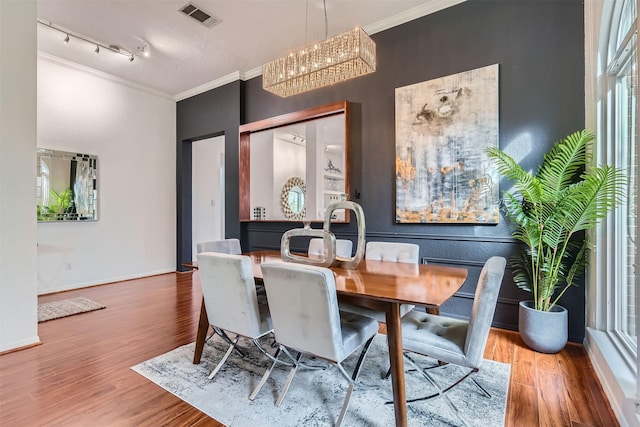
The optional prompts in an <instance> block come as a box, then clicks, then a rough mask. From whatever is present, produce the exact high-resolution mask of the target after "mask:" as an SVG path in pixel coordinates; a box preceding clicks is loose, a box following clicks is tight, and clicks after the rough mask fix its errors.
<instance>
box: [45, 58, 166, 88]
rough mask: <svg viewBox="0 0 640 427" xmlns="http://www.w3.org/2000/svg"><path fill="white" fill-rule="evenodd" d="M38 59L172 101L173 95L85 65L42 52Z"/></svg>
mask: <svg viewBox="0 0 640 427" xmlns="http://www.w3.org/2000/svg"><path fill="white" fill-rule="evenodd" d="M38 59H42V60H43V61H48V62H51V63H53V64H58V65H62V66H64V67H67V68H71V69H73V70H76V71H80V72H82V73H85V74H90V75H92V76H95V77H98V78H101V79H103V80H107V81H110V82H113V83H118V84H121V85H123V86H127V87H130V88H132V89H138V90H141V91H143V92H147V93H149V94H151V95H155V96H158V97H160V98H165V99H171V100H173V99H174V97H173V95H170V94H168V93H165V92H161V91H159V90H156V89H152V88H150V87H147V86H144V85H141V84H138V83H135V82H132V81H131V80H127V79H123V78H122V77H118V76H114V75H113V74H109V73H105V72H104V71H99V70H96V69H95V68H91V67H87V66H86V65H80V64H78V63H76V62H73V61H69V60H67V59H62V58H60V57H58V56H55V55H51V54H48V53H45V52H42V51H40V50H39V51H38Z"/></svg>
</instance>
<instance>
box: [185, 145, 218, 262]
mask: <svg viewBox="0 0 640 427" xmlns="http://www.w3.org/2000/svg"><path fill="white" fill-rule="evenodd" d="M191 164H192V170H191V177H192V178H191V179H192V182H191V188H192V196H191V197H192V198H191V203H192V206H191V212H192V213H191V215H192V216H191V227H192V228H191V240H192V244H193V248H192V249H191V253H192V258H193V260H194V261H195V260H196V254H197V252H196V244H197V243H199V242H207V241H210V240H222V239H224V238H225V233H224V136H217V137H215V138H208V139H202V140H200V141H196V142H194V143H193V146H192V163H191Z"/></svg>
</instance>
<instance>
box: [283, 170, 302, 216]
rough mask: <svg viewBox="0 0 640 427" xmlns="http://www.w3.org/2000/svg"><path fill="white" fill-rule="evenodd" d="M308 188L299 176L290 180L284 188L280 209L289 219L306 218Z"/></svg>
mask: <svg viewBox="0 0 640 427" xmlns="http://www.w3.org/2000/svg"><path fill="white" fill-rule="evenodd" d="M306 191H307V187H306V186H305V185H304V180H303V179H302V178H299V177H297V176H294V177H293V178H289V179H288V180H287V182H285V183H284V185H283V186H282V193H280V207H281V208H282V213H284V216H285V217H286V218H287V219H303V218H304V217H305V216H306V209H305V206H304V204H305V203H304V202H305V200H304V199H305V195H306Z"/></svg>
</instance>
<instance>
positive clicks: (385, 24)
mask: <svg viewBox="0 0 640 427" xmlns="http://www.w3.org/2000/svg"><path fill="white" fill-rule="evenodd" d="M465 1H467V0H431V1H428V2H426V3H425V4H422V5H420V6H416V7H414V8H412V9H409V10H406V11H404V12H402V13H398V14H396V15H393V16H390V17H389V18H386V19H383V20H382V21H378V22H376V23H373V24H371V25H366V26H363V27H362V28H363V29H364V30H365V31H366V32H367V34H369V35H371V34H375V33H379V32H381V31H384V30H388V29H389V28H393V27H397V26H398V25H402V24H404V23H406V22H409V21H413V20H414V19H418V18H422V17H423V16H427V15H430V14H432V13H435V12H438V11H441V10H443V9H446V8H449V7H452V6H455V5H457V4H460V3H463V2H465ZM261 75H262V66H259V67H256V68H252V69H251V70H248V71H245V72H240V71H237V72H234V73H231V74H228V75H226V76H224V77H221V78H219V79H217V80H213V81H210V82H208V83H205V84H202V85H200V86H197V87H194V88H193V89H189V90H187V91H184V92H182V93H179V94H177V95H176V101H181V100H183V99H185V98H189V97H191V96H195V95H198V94H200V93H203V92H206V91H208V90H211V89H215V88H217V87H220V86H224V85H226V84H227V83H231V82H233V81H236V80H243V81H246V80H250V79H252V78H254V77H258V76H261Z"/></svg>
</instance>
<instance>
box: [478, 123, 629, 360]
mask: <svg viewBox="0 0 640 427" xmlns="http://www.w3.org/2000/svg"><path fill="white" fill-rule="evenodd" d="M593 140H594V135H593V133H592V132H590V131H588V130H583V131H579V132H576V133H573V134H571V135H569V136H567V137H566V138H565V139H563V140H561V141H558V142H557V143H556V144H555V145H554V146H553V147H552V148H551V150H550V151H549V152H548V153H547V154H545V156H544V160H543V162H542V165H540V167H539V168H538V171H537V173H536V174H535V175H533V174H531V173H529V172H526V171H525V170H524V169H522V167H520V165H518V163H517V162H516V161H515V160H514V159H513V158H512V157H510V156H509V155H508V154H506V153H504V152H503V151H502V150H500V149H499V148H497V147H491V148H489V149H487V154H488V155H489V157H490V158H491V159H492V160H493V162H494V164H495V166H496V168H497V170H498V172H499V173H500V175H502V176H504V177H505V178H507V179H509V180H511V181H512V182H513V192H509V191H505V192H504V193H503V198H502V204H503V210H504V213H505V217H506V218H507V219H508V220H509V221H511V222H512V223H513V225H514V227H515V231H514V232H513V237H515V238H516V239H517V240H519V241H520V242H522V243H523V245H522V247H521V248H520V249H518V250H516V251H515V252H514V253H513V254H512V256H511V267H512V271H513V279H514V281H515V283H516V285H517V286H518V287H520V288H521V289H523V290H525V291H529V292H531V293H532V294H533V300H531V301H522V302H520V306H519V319H518V320H519V321H518V329H519V331H520V334H521V336H522V339H523V340H524V342H525V343H526V344H527V345H528V346H529V347H531V348H532V349H534V350H536V351H540V352H544V353H557V352H558V351H560V350H561V349H562V348H564V346H565V344H566V343H567V338H568V318H567V310H566V309H565V308H564V307H562V306H560V305H558V300H559V299H560V298H561V297H562V296H563V295H564V293H565V292H566V291H567V289H569V287H570V286H577V280H578V279H579V278H580V276H581V275H582V274H583V272H584V270H585V266H586V265H587V262H588V256H589V243H588V240H587V237H586V233H585V232H586V231H587V230H590V229H592V228H594V227H595V226H596V225H597V224H598V221H599V220H600V219H602V218H604V217H605V216H606V215H607V213H608V212H609V211H610V210H612V209H613V208H614V207H615V206H616V205H617V204H619V203H620V202H621V200H622V199H623V197H624V186H625V176H624V173H623V171H622V170H621V169H617V168H614V167H612V166H608V165H607V166H598V167H591V168H588V169H587V166H588V165H589V164H590V162H591V152H592V150H591V146H592V142H593Z"/></svg>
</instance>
